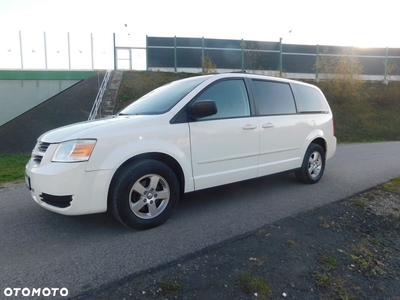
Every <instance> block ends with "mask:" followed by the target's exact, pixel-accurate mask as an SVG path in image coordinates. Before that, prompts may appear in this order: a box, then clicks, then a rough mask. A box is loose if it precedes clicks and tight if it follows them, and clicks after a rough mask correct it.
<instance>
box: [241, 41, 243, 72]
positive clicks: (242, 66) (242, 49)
mask: <svg viewBox="0 0 400 300" xmlns="http://www.w3.org/2000/svg"><path fill="white" fill-rule="evenodd" d="M241 46H242V72H243V71H244V41H243V39H242V43H241Z"/></svg>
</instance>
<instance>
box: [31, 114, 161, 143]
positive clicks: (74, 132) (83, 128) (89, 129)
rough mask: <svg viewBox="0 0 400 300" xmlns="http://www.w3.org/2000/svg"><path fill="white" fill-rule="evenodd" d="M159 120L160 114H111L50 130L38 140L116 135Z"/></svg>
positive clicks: (56, 140) (51, 141)
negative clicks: (106, 116)
mask: <svg viewBox="0 0 400 300" xmlns="http://www.w3.org/2000/svg"><path fill="white" fill-rule="evenodd" d="M155 118H157V119H158V120H157V123H159V121H160V115H151V116H150V115H142V116H112V117H108V118H104V119H100V120H94V121H85V122H81V123H75V124H71V125H67V126H63V127H60V128H56V129H53V130H50V131H48V132H46V133H44V134H43V135H41V136H40V137H39V138H38V140H39V141H41V142H46V143H60V142H64V141H68V140H74V139H91V138H93V139H98V138H101V137H105V136H110V135H112V136H116V135H120V134H123V132H126V131H129V132H130V133H132V131H134V130H135V129H139V130H140V128H144V127H147V126H151V125H152V124H154V119H155Z"/></svg>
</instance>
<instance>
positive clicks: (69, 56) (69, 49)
mask: <svg viewBox="0 0 400 300" xmlns="http://www.w3.org/2000/svg"><path fill="white" fill-rule="evenodd" d="M67 37H68V70H71V47H70V44H69V32H67Z"/></svg>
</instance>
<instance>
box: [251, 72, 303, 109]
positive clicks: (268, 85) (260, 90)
mask: <svg viewBox="0 0 400 300" xmlns="http://www.w3.org/2000/svg"><path fill="white" fill-rule="evenodd" d="M253 88H254V91H255V96H256V101H257V105H258V109H259V113H260V115H284V114H295V113H296V105H295V102H294V98H293V93H292V89H291V88H290V85H289V84H287V83H281V82H273V81H264V80H253Z"/></svg>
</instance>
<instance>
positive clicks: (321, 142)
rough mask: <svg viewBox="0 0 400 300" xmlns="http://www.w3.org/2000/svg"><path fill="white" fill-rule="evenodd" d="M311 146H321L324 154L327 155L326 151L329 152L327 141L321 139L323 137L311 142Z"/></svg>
mask: <svg viewBox="0 0 400 300" xmlns="http://www.w3.org/2000/svg"><path fill="white" fill-rule="evenodd" d="M311 144H317V145H319V146H321V148H322V149H324V152H325V155H326V151H327V147H326V141H325V140H324V139H323V138H321V137H319V138H316V139H314V140H313V141H312V142H311Z"/></svg>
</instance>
